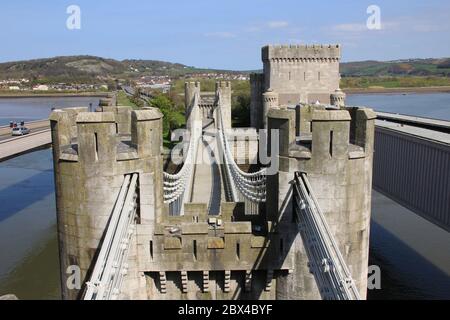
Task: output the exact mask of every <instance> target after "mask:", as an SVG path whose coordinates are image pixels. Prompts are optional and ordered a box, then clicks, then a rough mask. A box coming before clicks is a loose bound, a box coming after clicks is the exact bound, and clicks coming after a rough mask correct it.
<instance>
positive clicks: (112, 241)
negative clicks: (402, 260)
mask: <svg viewBox="0 0 450 320" xmlns="http://www.w3.org/2000/svg"><path fill="white" fill-rule="evenodd" d="M200 99H201V98H200V95H199V94H196V95H195V96H194V100H193V109H194V110H195V109H196V108H197V109H198V108H199V102H200ZM215 105H216V109H215V112H216V117H215V119H216V121H217V122H212V123H210V126H211V127H204V126H203V125H202V122H201V121H196V122H195V125H194V126H192V127H191V129H190V131H189V132H187V134H186V135H185V138H187V141H185V142H184V146H185V147H184V148H183V163H182V164H181V165H180V167H179V169H178V171H177V172H176V173H172V174H171V173H167V172H164V173H163V194H164V203H165V204H166V205H168V208H169V214H170V215H171V216H183V215H184V213H185V209H184V207H185V205H186V204H189V203H198V202H199V201H203V202H204V203H205V204H206V205H207V208H208V215H209V216H216V215H217V216H219V215H220V203H221V202H222V201H227V202H232V203H244V210H245V214H246V215H259V214H260V211H259V206H260V204H262V203H264V202H266V179H267V173H266V169H265V168H262V169H260V170H259V171H256V172H252V173H247V172H245V171H243V170H242V169H241V168H240V167H239V165H238V164H237V163H236V162H235V159H234V155H233V153H232V151H231V147H230V142H229V138H228V136H227V132H226V130H225V125H224V121H223V114H222V109H221V107H222V105H221V97H220V94H219V95H218V98H217V101H216V104H215ZM210 129H214V130H210ZM208 130H210V131H208ZM205 156H206V157H208V158H207V159H206V158H205ZM205 160H207V161H206V163H205ZM213 164H216V165H213ZM139 179H142V178H139V175H138V174H137V173H134V174H128V175H126V176H125V177H124V178H123V182H122V184H121V187H120V189H119V190H118V194H117V199H116V201H115V203H114V206H113V208H112V213H111V217H110V219H109V222H108V224H107V228H106V232H105V235H104V238H103V240H102V241H101V245H100V250H99V254H98V256H97V258H96V260H95V264H94V267H93V271H92V273H91V275H90V278H89V280H88V281H87V282H86V289H85V291H84V294H83V299H85V300H106V299H118V298H119V296H120V294H121V290H122V283H123V279H124V277H126V275H127V274H128V261H127V259H128V253H129V251H130V242H131V238H132V235H133V234H134V233H135V232H136V227H137V223H138V215H137V214H136V211H137V210H138V208H139V197H138V194H139ZM294 182H295V183H294V188H293V194H294V209H295V213H296V220H297V225H298V233H299V234H300V235H301V237H302V239H303V241H304V243H305V245H306V252H307V255H308V259H309V261H308V267H309V268H310V270H311V273H312V274H313V275H314V277H315V279H316V284H317V286H318V288H319V290H320V293H321V295H322V298H323V299H336V300H357V299H360V296H359V293H358V290H357V288H356V285H355V283H354V281H353V279H352V276H351V274H350V272H349V269H348V267H347V265H346V263H345V261H344V258H343V256H342V254H341V252H340V251H339V248H338V245H337V244H336V240H335V239H334V237H333V234H332V232H331V231H330V228H329V226H328V224H327V221H326V218H325V216H324V215H323V213H322V211H321V209H320V206H319V204H318V202H317V200H316V198H315V196H314V192H313V190H312V188H311V185H310V184H309V182H308V179H307V177H306V174H304V173H296V174H295V180H294ZM218 204H219V205H218ZM172 231H173V232H176V230H172ZM150 250H153V249H150ZM271 274H272V275H271V277H273V272H271ZM182 276H183V275H182ZM185 277H186V278H187V275H186V276H185ZM160 281H162V282H164V281H166V280H165V275H164V276H163V277H162V278H161V279H160ZM226 281H227V280H226V279H225V283H226ZM228 281H229V280H228ZM183 285H184V284H183ZM186 290H187V289H186Z"/></svg>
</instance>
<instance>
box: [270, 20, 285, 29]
mask: <svg viewBox="0 0 450 320" xmlns="http://www.w3.org/2000/svg"><path fill="white" fill-rule="evenodd" d="M268 26H269V28H272V29H275V28H286V27H287V26H289V22H287V21H270V22H269V23H268Z"/></svg>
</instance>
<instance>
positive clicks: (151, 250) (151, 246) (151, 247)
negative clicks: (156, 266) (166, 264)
mask: <svg viewBox="0 0 450 320" xmlns="http://www.w3.org/2000/svg"><path fill="white" fill-rule="evenodd" d="M150 258H151V259H152V260H153V241H152V240H150Z"/></svg>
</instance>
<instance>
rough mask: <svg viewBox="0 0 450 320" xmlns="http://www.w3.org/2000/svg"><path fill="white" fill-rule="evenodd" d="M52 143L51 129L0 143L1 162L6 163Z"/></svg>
mask: <svg viewBox="0 0 450 320" xmlns="http://www.w3.org/2000/svg"><path fill="white" fill-rule="evenodd" d="M51 143H52V137H51V131H50V129H47V130H43V131H39V132H36V133H30V134H28V135H25V136H20V137H16V138H11V139H6V140H3V141H0V161H4V160H7V159H10V158H13V157H16V156H18V155H21V154H24V153H27V152H31V151H33V150H36V149H39V148H42V147H45V146H49V145H51Z"/></svg>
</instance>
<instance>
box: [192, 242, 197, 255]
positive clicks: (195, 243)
mask: <svg viewBox="0 0 450 320" xmlns="http://www.w3.org/2000/svg"><path fill="white" fill-rule="evenodd" d="M192 247H193V249H194V259H195V260H197V240H194V242H193V243H192Z"/></svg>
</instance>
